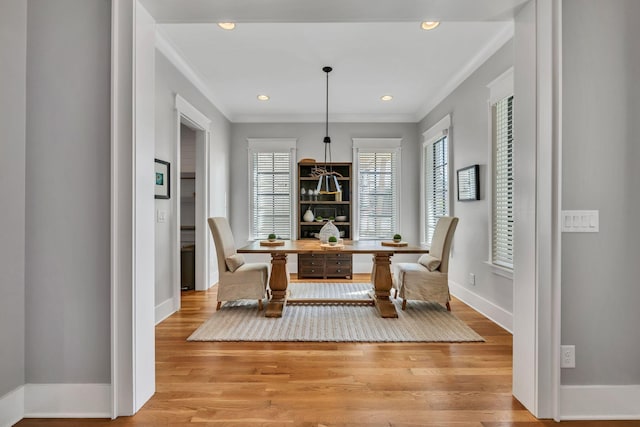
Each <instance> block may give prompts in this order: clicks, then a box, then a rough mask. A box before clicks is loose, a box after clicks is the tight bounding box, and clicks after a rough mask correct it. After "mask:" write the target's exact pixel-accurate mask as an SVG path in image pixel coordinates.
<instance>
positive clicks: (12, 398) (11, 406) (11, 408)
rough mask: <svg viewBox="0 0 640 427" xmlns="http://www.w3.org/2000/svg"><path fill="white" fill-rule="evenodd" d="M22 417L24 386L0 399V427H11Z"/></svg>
mask: <svg viewBox="0 0 640 427" xmlns="http://www.w3.org/2000/svg"><path fill="white" fill-rule="evenodd" d="M23 415H24V386H20V387H18V388H16V389H15V390H13V391H10V392H9V393H7V394H5V395H4V396H1V397H0V427H11V426H12V425H14V424H15V423H17V422H18V421H20V420H21V419H22V418H23Z"/></svg>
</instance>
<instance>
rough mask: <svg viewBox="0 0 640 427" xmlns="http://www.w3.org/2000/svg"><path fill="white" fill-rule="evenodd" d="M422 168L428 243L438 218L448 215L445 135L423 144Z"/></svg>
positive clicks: (425, 228) (447, 170) (446, 142)
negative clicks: (423, 172)
mask: <svg viewBox="0 0 640 427" xmlns="http://www.w3.org/2000/svg"><path fill="white" fill-rule="evenodd" d="M423 170H424V171H425V174H424V177H423V179H424V180H425V181H424V183H423V186H424V187H423V188H424V189H425V195H424V203H425V205H424V211H425V213H426V215H425V216H424V218H425V224H424V230H425V236H424V238H425V242H426V243H427V244H429V245H430V244H431V238H432V237H433V232H434V230H435V228H436V224H437V223H438V220H439V219H440V218H441V217H443V216H447V215H449V147H448V137H447V136H446V135H444V136H442V137H441V138H440V139H438V140H436V141H434V142H433V143H431V144H427V145H425V146H424V150H423Z"/></svg>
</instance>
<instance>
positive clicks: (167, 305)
mask: <svg viewBox="0 0 640 427" xmlns="http://www.w3.org/2000/svg"><path fill="white" fill-rule="evenodd" d="M175 312H176V308H175V305H174V303H173V298H169V299H167V300H165V301H163V302H161V303H160V304H158V305H156V314H155V315H156V325H157V324H158V323H160V322H162V321H163V320H164V319H166V318H167V317H169V316H171V315H172V314H173V313H175Z"/></svg>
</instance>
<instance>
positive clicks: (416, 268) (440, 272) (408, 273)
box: [393, 216, 458, 311]
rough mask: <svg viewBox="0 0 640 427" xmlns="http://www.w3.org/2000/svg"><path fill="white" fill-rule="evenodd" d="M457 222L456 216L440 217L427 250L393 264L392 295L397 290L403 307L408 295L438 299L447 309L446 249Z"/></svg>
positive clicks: (424, 299)
mask: <svg viewBox="0 0 640 427" xmlns="http://www.w3.org/2000/svg"><path fill="white" fill-rule="evenodd" d="M457 225H458V218H456V217H450V216H444V217H441V218H440V219H439V220H438V223H437V224H436V229H435V231H434V232H433V238H432V239H431V247H430V248H429V253H428V254H424V255H422V256H421V257H420V259H418V262H415V263H414V262H400V263H398V264H396V265H395V266H394V274H393V287H394V288H395V297H396V298H397V297H398V292H399V293H400V298H402V309H403V310H405V309H406V308H407V300H410V299H411V300H422V301H433V302H438V303H440V304H442V305H444V306H446V307H447V310H449V311H451V306H450V305H449V301H450V300H451V296H450V295H449V252H450V251H451V241H452V240H453V233H454V232H455V230H456V226H457Z"/></svg>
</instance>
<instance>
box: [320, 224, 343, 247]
mask: <svg viewBox="0 0 640 427" xmlns="http://www.w3.org/2000/svg"><path fill="white" fill-rule="evenodd" d="M329 236H335V237H336V239H337V238H339V237H340V230H338V227H336V226H335V225H333V222H332V221H328V222H327V223H326V224H325V225H324V226H323V227H322V228H321V229H320V241H321V242H322V243H327V241H328V239H329Z"/></svg>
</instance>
